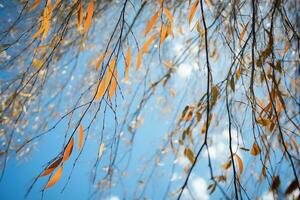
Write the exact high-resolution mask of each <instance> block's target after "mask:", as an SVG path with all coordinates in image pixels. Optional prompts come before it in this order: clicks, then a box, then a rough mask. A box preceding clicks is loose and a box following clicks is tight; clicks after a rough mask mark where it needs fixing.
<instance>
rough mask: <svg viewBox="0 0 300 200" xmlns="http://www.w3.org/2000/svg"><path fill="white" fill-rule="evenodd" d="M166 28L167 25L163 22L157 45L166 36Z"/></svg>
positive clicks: (160, 43)
mask: <svg viewBox="0 0 300 200" xmlns="http://www.w3.org/2000/svg"><path fill="white" fill-rule="evenodd" d="M167 29H168V27H167V26H166V25H165V24H162V26H161V34H160V42H159V45H162V43H163V42H164V41H165V39H166V38H167V37H168V33H167Z"/></svg>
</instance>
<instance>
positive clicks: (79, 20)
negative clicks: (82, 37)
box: [77, 4, 83, 31]
mask: <svg viewBox="0 0 300 200" xmlns="http://www.w3.org/2000/svg"><path fill="white" fill-rule="evenodd" d="M82 21H83V9H82V5H81V4H79V5H78V13H77V29H78V30H79V31H80V30H81V29H82Z"/></svg>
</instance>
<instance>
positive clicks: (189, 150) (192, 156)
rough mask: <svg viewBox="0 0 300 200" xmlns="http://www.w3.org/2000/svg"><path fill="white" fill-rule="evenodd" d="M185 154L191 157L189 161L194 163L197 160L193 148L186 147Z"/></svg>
mask: <svg viewBox="0 0 300 200" xmlns="http://www.w3.org/2000/svg"><path fill="white" fill-rule="evenodd" d="M184 155H185V156H186V157H187V158H188V159H189V161H190V162H191V163H192V164H193V163H194V162H195V156H194V153H193V151H192V150H191V149H189V148H185V149H184Z"/></svg>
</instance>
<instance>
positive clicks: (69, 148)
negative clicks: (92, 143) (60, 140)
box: [62, 137, 74, 162]
mask: <svg viewBox="0 0 300 200" xmlns="http://www.w3.org/2000/svg"><path fill="white" fill-rule="evenodd" d="M73 146H74V138H73V137H71V139H70V141H69V143H68V144H67V147H66V149H65V152H64V156H63V160H62V161H63V162H65V161H67V160H68V159H69V157H70V155H71V154H72V151H73Z"/></svg>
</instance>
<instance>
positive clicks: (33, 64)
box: [32, 58, 43, 69]
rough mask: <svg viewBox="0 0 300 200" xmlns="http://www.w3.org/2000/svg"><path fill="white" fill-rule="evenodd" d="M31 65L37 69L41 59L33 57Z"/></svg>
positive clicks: (40, 65)
mask: <svg viewBox="0 0 300 200" xmlns="http://www.w3.org/2000/svg"><path fill="white" fill-rule="evenodd" d="M32 66H34V67H35V68H37V69H39V68H41V67H42V66H43V61H41V60H38V59H35V58H34V59H33V61H32Z"/></svg>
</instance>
